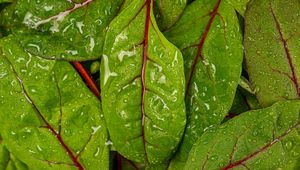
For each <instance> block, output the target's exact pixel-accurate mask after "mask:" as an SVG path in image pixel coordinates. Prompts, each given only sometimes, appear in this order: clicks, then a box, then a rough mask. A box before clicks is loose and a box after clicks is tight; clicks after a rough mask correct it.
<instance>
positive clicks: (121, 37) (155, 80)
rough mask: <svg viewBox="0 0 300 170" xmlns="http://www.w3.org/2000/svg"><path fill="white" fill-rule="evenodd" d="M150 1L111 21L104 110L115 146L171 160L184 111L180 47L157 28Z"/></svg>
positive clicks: (129, 154)
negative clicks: (169, 40) (173, 43)
mask: <svg viewBox="0 0 300 170" xmlns="http://www.w3.org/2000/svg"><path fill="white" fill-rule="evenodd" d="M151 4H152V1H151V0H146V1H145V0H135V1H133V2H132V3H131V4H130V6H129V7H127V8H126V9H125V10H124V11H123V12H122V13H121V14H120V15H119V16H118V17H116V18H115V19H114V20H113V21H112V23H111V25H110V26H109V30H108V33H107V37H106V42H105V46H104V54H105V55H103V60H102V62H101V71H100V73H101V90H102V100H103V103H102V105H103V111H104V116H105V119H106V122H107V126H108V130H109V133H110V138H111V140H112V142H113V145H114V147H115V148H116V150H117V151H118V152H119V153H121V154H122V155H123V156H124V157H126V158H128V159H130V160H133V161H135V162H145V163H146V164H148V163H150V164H158V163H162V162H165V161H167V160H168V159H169V158H170V157H171V156H172V155H173V153H174V152H175V150H176V147H177V145H178V143H179V141H180V140H181V137H182V134H183V131H184V127H185V123H186V113H185V104H184V83H185V80H184V68H183V60H182V55H181V53H180V51H179V50H178V49H177V48H176V47H175V46H174V45H172V44H171V43H170V42H168V41H167V40H166V38H165V37H164V36H163V35H162V33H161V32H159V29H158V27H157V25H156V22H155V19H154V16H153V14H152V5H151Z"/></svg>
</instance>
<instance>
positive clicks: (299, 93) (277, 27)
mask: <svg viewBox="0 0 300 170" xmlns="http://www.w3.org/2000/svg"><path fill="white" fill-rule="evenodd" d="M270 9H271V13H272V16H273V19H274V21H275V24H276V29H277V31H278V33H279V36H280V41H281V42H282V45H283V47H284V51H285V54H286V58H287V60H288V63H289V66H290V69H291V72H292V76H291V81H292V82H293V84H294V86H295V88H296V91H297V94H298V97H300V89H299V84H298V80H297V76H296V71H295V67H294V64H293V60H292V56H291V53H290V51H289V48H288V45H287V40H286V39H284V37H283V32H282V29H281V27H280V24H279V21H278V20H277V18H276V16H275V13H274V11H273V8H272V5H271V4H270Z"/></svg>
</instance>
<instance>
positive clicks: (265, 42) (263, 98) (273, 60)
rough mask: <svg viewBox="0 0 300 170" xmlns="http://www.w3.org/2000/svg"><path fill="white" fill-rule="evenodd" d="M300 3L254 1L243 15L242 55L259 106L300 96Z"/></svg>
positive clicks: (269, 0)
mask: <svg viewBox="0 0 300 170" xmlns="http://www.w3.org/2000/svg"><path fill="white" fill-rule="evenodd" d="M299 11H300V2H299V1H298V0H289V1H281V0H253V1H251V2H250V3H249V6H248V10H247V12H246V18H245V22H246V27H245V28H246V30H245V54H246V62H247V68H248V74H249V76H250V80H251V82H252V83H253V85H254V86H255V89H256V94H257V98H258V100H259V102H260V103H261V105H262V106H269V105H271V104H272V103H274V102H276V101H278V100H284V99H295V98H299V97H300V87H299V79H300V76H299V75H300V69H299V68H300V67H297V65H299V63H300V58H299V57H298V56H299V55H300V50H298V49H299V46H300V41H299V38H300V34H299V27H300V17H299Z"/></svg>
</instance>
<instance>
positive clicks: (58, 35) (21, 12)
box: [0, 0, 123, 60]
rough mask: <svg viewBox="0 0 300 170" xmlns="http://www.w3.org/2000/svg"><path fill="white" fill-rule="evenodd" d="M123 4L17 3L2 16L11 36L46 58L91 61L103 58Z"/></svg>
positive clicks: (90, 0)
mask: <svg viewBox="0 0 300 170" xmlns="http://www.w3.org/2000/svg"><path fill="white" fill-rule="evenodd" d="M122 2H123V0H76V1H68V0H60V1H57V0H39V1H36V0H34V1H33V2H29V1H27V0H18V1H15V2H14V3H13V4H12V5H10V6H9V7H7V8H5V9H4V10H3V11H2V12H1V17H0V18H1V21H0V22H1V25H3V26H5V28H7V29H6V30H7V31H8V32H13V33H16V32H21V33H22V34H21V35H19V36H20V37H21V38H20V39H22V45H23V46H24V48H26V49H27V50H28V51H30V52H31V53H33V54H35V55H39V56H41V57H43V58H55V59H64V60H88V59H96V58H99V57H100V56H101V54H102V50H103V44H104V39H105V33H106V27H107V26H108V25H109V23H110V22H111V20H112V19H113V18H114V17H115V16H116V15H117V13H118V11H119V7H120V5H121V4H122Z"/></svg>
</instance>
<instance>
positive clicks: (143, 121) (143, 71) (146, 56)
mask: <svg viewBox="0 0 300 170" xmlns="http://www.w3.org/2000/svg"><path fill="white" fill-rule="evenodd" d="M151 2H152V0H146V5H147V11H146V18H145V19H146V21H145V33H144V46H143V49H144V52H143V61H142V63H143V66H142V70H141V81H142V101H141V111H142V140H143V144H144V152H145V156H146V160H147V161H148V156H147V151H146V139H145V127H144V125H145V117H146V115H145V92H146V85H145V71H146V65H147V60H148V38H149V26H150V19H151V18H150V15H151Z"/></svg>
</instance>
